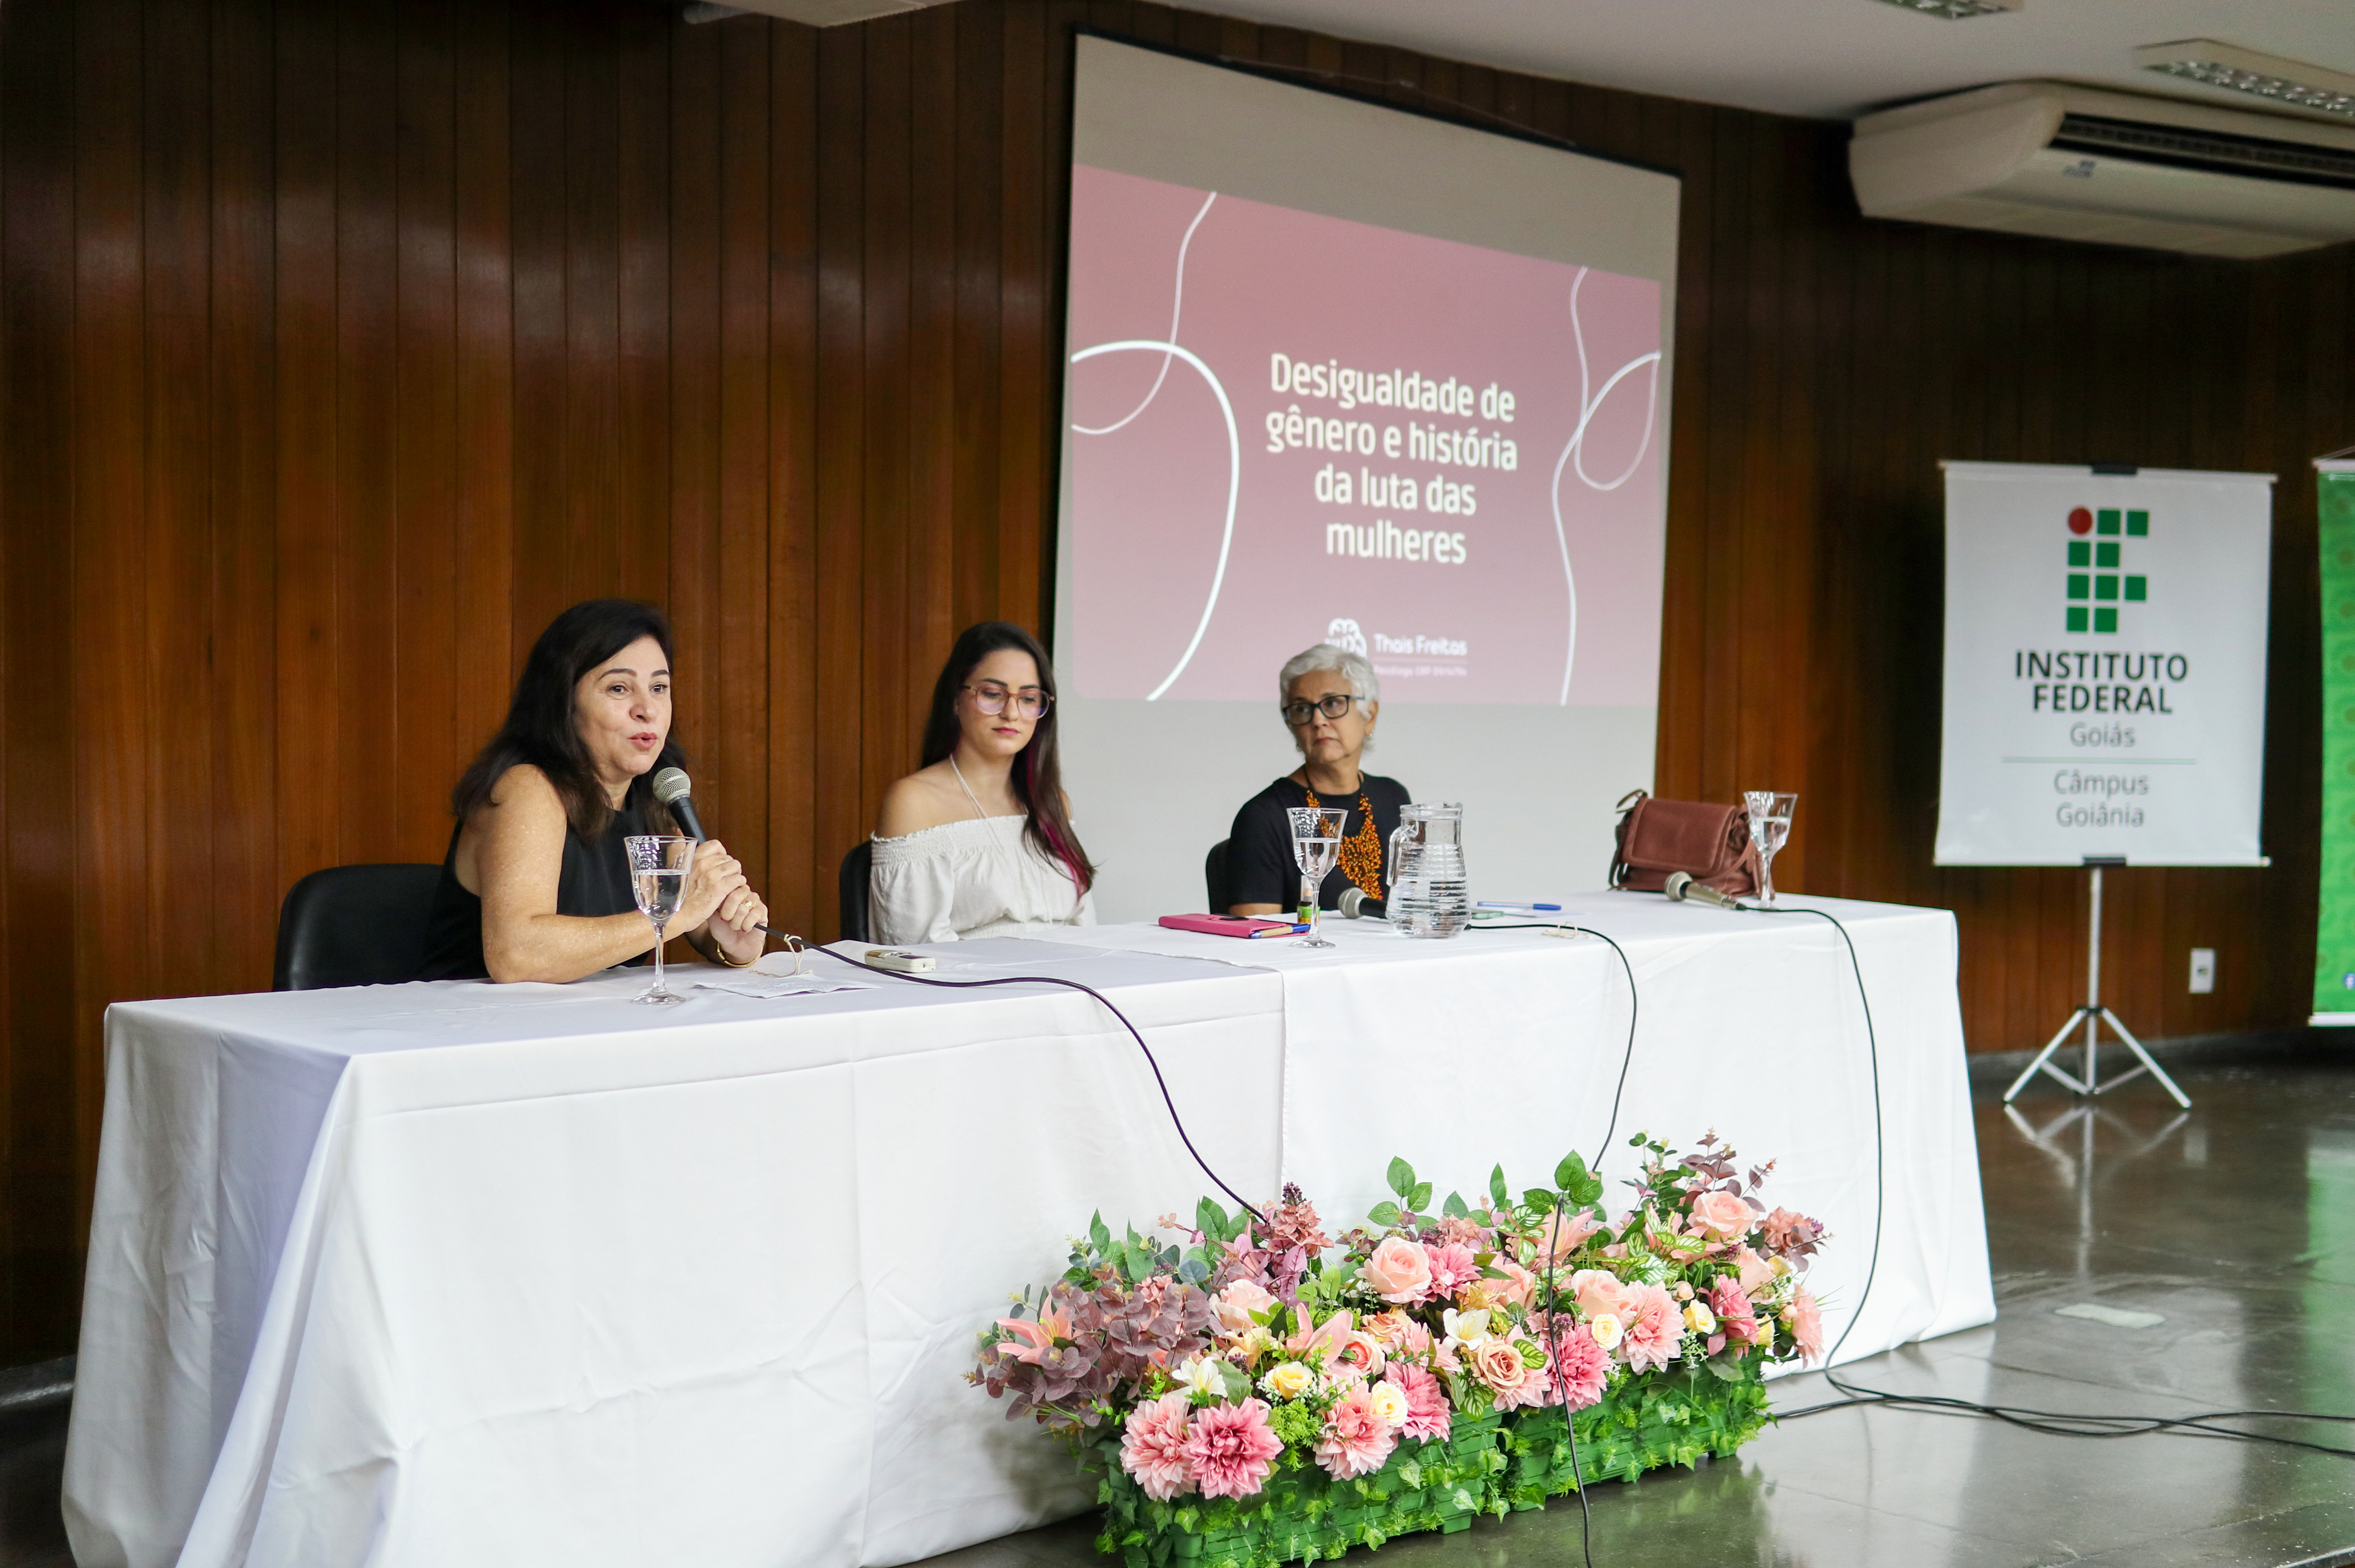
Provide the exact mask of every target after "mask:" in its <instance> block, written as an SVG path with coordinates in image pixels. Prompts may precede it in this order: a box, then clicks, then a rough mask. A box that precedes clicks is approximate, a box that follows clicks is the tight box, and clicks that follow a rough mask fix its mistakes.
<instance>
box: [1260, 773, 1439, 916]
mask: <svg viewBox="0 0 2355 1568" xmlns="http://www.w3.org/2000/svg"><path fill="white" fill-rule="evenodd" d="M1308 795H1309V791H1308V789H1307V786H1305V785H1303V784H1295V783H1294V782H1293V781H1292V780H1291V779H1277V780H1276V781H1275V782H1274V783H1273V784H1270V785H1269V786H1268V787H1267V788H1266V789H1263V790H1261V791H1260V792H1259V793H1258V794H1256V795H1254V796H1252V798H1251V799H1250V800H1246V801H1244V802H1243V808H1242V810H1240V811H1237V812H1236V813H1235V825H1234V827H1233V828H1232V830H1231V831H1230V832H1229V834H1228V838H1229V841H1230V842H1229V845H1228V849H1227V893H1228V896H1229V897H1230V898H1231V899H1233V901H1234V902H1235V903H1237V904H1273V905H1276V906H1280V907H1282V908H1285V909H1296V908H1298V907H1299V906H1300V866H1299V863H1297V862H1295V860H1294V859H1293V858H1292V819H1291V818H1290V817H1288V816H1286V815H1285V813H1286V812H1287V811H1289V810H1291V809H1292V808H1293V807H1295V806H1306V805H1311V804H1315V805H1318V806H1340V807H1344V808H1346V809H1347V810H1348V813H1349V814H1348V817H1347V818H1346V819H1344V820H1343V821H1342V823H1341V863H1340V864H1339V865H1337V866H1336V867H1334V869H1333V870H1331V871H1329V872H1327V873H1326V875H1325V885H1324V886H1323V887H1322V888H1321V889H1320V890H1319V897H1318V899H1317V906H1318V907H1320V908H1324V909H1337V908H1339V907H1340V904H1341V890H1342V889H1344V888H1346V887H1348V886H1349V885H1350V884H1351V882H1352V881H1355V882H1356V884H1357V885H1359V886H1360V887H1363V888H1365V890H1366V893H1367V895H1368V896H1369V897H1373V898H1380V897H1381V896H1382V894H1383V890H1384V888H1386V887H1387V886H1388V885H1389V883H1388V880H1387V879H1388V874H1389V867H1388V865H1387V864H1386V860H1387V858H1388V856H1389V854H1390V843H1391V832H1393V831H1394V830H1396V828H1397V827H1398V825H1399V808H1400V807H1401V806H1403V805H1406V804H1407V803H1408V802H1409V800H1412V797H1411V796H1410V795H1408V794H1407V792H1406V786H1405V785H1403V784H1401V783H1400V782H1399V781H1398V780H1397V779H1383V778H1380V777H1378V776H1377V775H1374V774H1371V773H1369V774H1366V775H1364V777H1363V778H1362V779H1360V781H1359V788H1358V790H1357V792H1356V793H1354V794H1351V795H1348V796H1346V797H1344V796H1338V795H1333V796H1327V795H1319V796H1317V797H1316V800H1314V801H1313V802H1312V801H1311V800H1309V798H1308ZM1368 806H1371V807H1372V808H1373V821H1372V822H1371V823H1370V824H1369V823H1368V821H1366V808H1367V807H1368ZM1369 830H1370V831H1369ZM1218 913H1220V914H1221V915H1223V914H1225V913H1226V911H1225V910H1223V909H1221V910H1220V911H1218Z"/></svg>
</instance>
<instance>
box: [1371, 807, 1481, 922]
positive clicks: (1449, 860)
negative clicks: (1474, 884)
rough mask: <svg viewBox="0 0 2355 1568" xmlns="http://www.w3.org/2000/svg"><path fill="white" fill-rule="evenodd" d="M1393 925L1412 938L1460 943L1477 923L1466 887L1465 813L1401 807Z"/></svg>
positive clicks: (1394, 847)
mask: <svg viewBox="0 0 2355 1568" xmlns="http://www.w3.org/2000/svg"><path fill="white" fill-rule="evenodd" d="M1388 909H1389V913H1390V917H1391V925H1393V926H1395V927H1398V928H1399V929H1400V930H1401V931H1402V932H1404V933H1405V934H1406V935H1407V936H1410V937H1459V936H1462V935H1463V934H1464V929H1465V927H1466V926H1468V925H1470V924H1471V923H1472V903H1471V899H1470V897H1469V896H1468V895H1466V893H1465V886H1464V808H1463V806H1462V805H1460V804H1457V803H1455V802H1452V801H1451V802H1446V803H1443V804H1440V805H1435V806H1401V807H1400V808H1399V825H1398V828H1397V830H1396V831H1395V832H1392V833H1391V895H1390V899H1389V901H1388Z"/></svg>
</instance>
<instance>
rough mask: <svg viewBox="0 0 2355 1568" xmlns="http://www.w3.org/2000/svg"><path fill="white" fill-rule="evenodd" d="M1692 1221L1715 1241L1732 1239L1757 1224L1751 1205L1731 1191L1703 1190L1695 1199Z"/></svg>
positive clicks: (1745, 1232)
mask: <svg viewBox="0 0 2355 1568" xmlns="http://www.w3.org/2000/svg"><path fill="white" fill-rule="evenodd" d="M1692 1223H1693V1225H1694V1227H1695V1228H1696V1229H1698V1230H1699V1231H1700V1232H1701V1234H1704V1235H1707V1236H1709V1237H1710V1238H1711V1239H1712V1240H1715V1241H1732V1240H1734V1239H1735V1238H1736V1237H1738V1236H1741V1235H1743V1234H1747V1233H1748V1231H1749V1229H1750V1227H1751V1226H1752V1225H1753V1224H1757V1219H1756V1217H1755V1216H1754V1215H1753V1214H1752V1213H1751V1212H1750V1205H1749V1204H1747V1203H1745V1202H1742V1200H1741V1199H1739V1198H1737V1197H1735V1196H1734V1195H1733V1194H1732V1193H1731V1192H1703V1193H1702V1194H1701V1195H1700V1197H1698V1198H1695V1199H1694V1200H1693V1205H1692Z"/></svg>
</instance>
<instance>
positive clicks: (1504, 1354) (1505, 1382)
mask: <svg viewBox="0 0 2355 1568" xmlns="http://www.w3.org/2000/svg"><path fill="white" fill-rule="evenodd" d="M1472 1375H1473V1376H1474V1377H1476V1378H1478V1379H1479V1380H1480V1381H1481V1382H1482V1383H1487V1385H1488V1391H1489V1392H1490V1393H1494V1394H1495V1395H1496V1396H1497V1404H1498V1405H1499V1406H1500V1407H1501V1408H1504V1409H1507V1410H1510V1409H1512V1408H1513V1406H1514V1404H1518V1403H1519V1399H1518V1395H1519V1394H1520V1392H1521V1390H1522V1388H1523V1387H1524V1386H1525V1385H1526V1384H1527V1383H1529V1378H1530V1376H1531V1375H1532V1374H1531V1372H1530V1371H1529V1368H1528V1367H1527V1366H1524V1365H1523V1364H1522V1362H1521V1347H1520V1345H1519V1344H1518V1342H1516V1341H1514V1340H1497V1339H1492V1340H1487V1341H1486V1342H1484V1343H1483V1344H1482V1345H1481V1346H1480V1348H1479V1349H1478V1350H1476V1351H1473V1352H1472ZM1508 1400H1510V1401H1511V1403H1508Z"/></svg>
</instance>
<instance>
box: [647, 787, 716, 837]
mask: <svg viewBox="0 0 2355 1568" xmlns="http://www.w3.org/2000/svg"><path fill="white" fill-rule="evenodd" d="M694 789H695V785H694V784H693V783H692V782H691V781H690V780H689V779H687V769H686V768H664V769H663V770H662V771H661V772H659V773H657V774H655V800H658V801H660V802H661V803H662V804H664V805H666V806H668V807H669V808H670V814H671V815H672V816H673V817H675V818H677V820H678V825H679V826H680V827H682V828H685V829H686V830H687V836H688V837H689V838H691V839H693V840H695V841H696V842H698V843H700V842H703V841H704V840H705V839H708V838H709V837H710V836H711V835H710V834H709V833H707V832H704V831H703V823H702V821H700V820H698V818H697V816H696V814H695V801H694V800H692V799H691V796H692V793H693V791H694Z"/></svg>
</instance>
